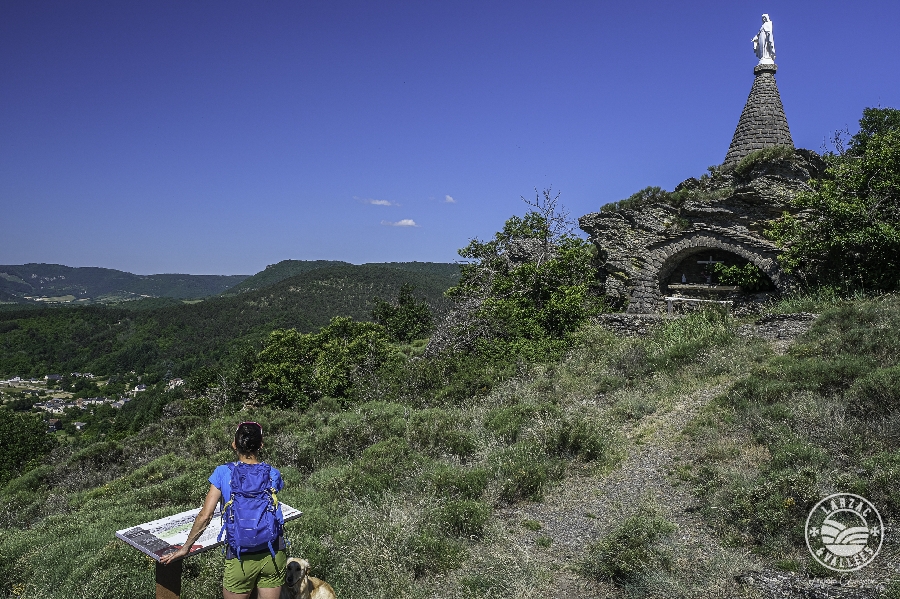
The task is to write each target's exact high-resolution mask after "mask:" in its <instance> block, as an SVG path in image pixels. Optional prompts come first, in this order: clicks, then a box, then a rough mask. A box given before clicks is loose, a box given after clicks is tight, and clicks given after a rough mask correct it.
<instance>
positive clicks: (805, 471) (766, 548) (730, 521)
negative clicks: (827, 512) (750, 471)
mask: <svg viewBox="0 0 900 599" xmlns="http://www.w3.org/2000/svg"><path fill="white" fill-rule="evenodd" d="M820 465H821V462H814V465H808V463H804V462H802V461H799V462H797V463H795V464H794V463H791V464H787V465H786V466H785V465H782V467H781V468H765V469H763V470H762V471H761V472H760V473H759V474H758V475H757V476H756V478H755V479H753V481H752V482H750V483H749V484H748V483H746V482H744V481H740V480H738V481H733V482H732V483H731V486H730V488H729V490H728V494H727V495H728V496H727V499H726V500H725V503H726V505H725V506H724V512H723V513H722V514H721V517H723V518H724V519H725V521H724V523H723V524H724V526H725V527H726V528H727V529H728V530H730V532H731V534H732V535H733V537H734V538H736V539H739V540H740V542H742V543H746V544H752V545H756V546H757V547H759V548H760V549H761V550H762V551H763V552H764V553H777V552H779V551H781V550H782V549H783V548H785V547H790V546H791V545H794V544H795V543H796V542H797V539H803V534H804V533H803V525H804V523H805V522H806V516H807V513H808V511H809V508H810V506H812V505H815V503H816V501H818V500H819V499H821V497H822V490H821V488H820V485H819V477H820V470H819V467H820Z"/></svg>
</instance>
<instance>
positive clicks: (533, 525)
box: [522, 520, 543, 532]
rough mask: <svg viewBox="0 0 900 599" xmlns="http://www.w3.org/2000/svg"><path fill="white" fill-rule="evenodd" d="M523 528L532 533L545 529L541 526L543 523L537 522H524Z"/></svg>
mask: <svg viewBox="0 0 900 599" xmlns="http://www.w3.org/2000/svg"><path fill="white" fill-rule="evenodd" d="M522 526H523V527H525V528H527V529H528V530H530V531H532V532H537V531H539V530H540V529H541V528H543V526H541V523H540V522H538V521H537V520H522Z"/></svg>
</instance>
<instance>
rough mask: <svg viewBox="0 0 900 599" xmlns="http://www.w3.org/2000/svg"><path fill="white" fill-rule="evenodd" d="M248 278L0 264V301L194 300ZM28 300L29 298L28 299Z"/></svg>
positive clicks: (223, 289)
mask: <svg viewBox="0 0 900 599" xmlns="http://www.w3.org/2000/svg"><path fill="white" fill-rule="evenodd" d="M246 278H247V275H186V274H157V275H135V274H132V273H130V272H124V271H121V270H115V269H112V268H98V267H81V268H76V267H71V266H63V265H61V264H19V265H0V301H6V302H15V303H27V302H29V301H32V300H33V299H34V298H60V297H63V298H65V299H64V300H61V301H81V302H82V303H95V302H100V303H113V302H116V301H123V300H128V299H134V298H138V297H143V296H153V297H171V298H179V299H195V298H199V297H206V296H209V295H216V294H218V293H221V292H222V291H225V290H226V289H228V288H230V287H233V286H234V285H236V284H238V283H239V282H241V281H243V280H244V279H246ZM28 298H31V299H28Z"/></svg>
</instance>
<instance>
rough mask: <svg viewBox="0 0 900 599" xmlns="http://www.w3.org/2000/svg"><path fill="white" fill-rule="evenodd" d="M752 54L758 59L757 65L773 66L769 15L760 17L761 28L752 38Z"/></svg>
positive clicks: (772, 43) (773, 42) (773, 52)
mask: <svg viewBox="0 0 900 599" xmlns="http://www.w3.org/2000/svg"><path fill="white" fill-rule="evenodd" d="M753 52H754V53H755V54H756V57H757V58H759V64H775V39H774V38H773V37H772V19H770V18H769V15H763V16H762V27H760V28H759V32H757V34H756V36H754V38H753Z"/></svg>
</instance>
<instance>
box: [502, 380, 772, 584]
mask: <svg viewBox="0 0 900 599" xmlns="http://www.w3.org/2000/svg"><path fill="white" fill-rule="evenodd" d="M721 391H722V386H712V387H707V388H701V389H699V390H696V391H694V392H692V393H689V394H686V395H683V396H681V397H678V398H676V399H675V401H673V402H671V407H670V408H668V409H660V410H658V411H657V412H656V413H654V414H652V415H649V416H647V417H645V418H643V419H641V420H640V421H639V422H637V423H636V424H635V426H634V427H633V428H632V429H631V430H629V431H627V432H626V435H627V438H628V441H627V448H625V449H626V451H627V457H625V458H624V459H623V460H622V461H621V462H620V463H619V464H618V465H617V467H616V468H615V469H614V470H613V471H612V472H610V473H609V474H608V475H606V476H602V475H581V476H574V477H570V478H568V479H566V481H565V482H564V483H563V484H562V485H560V486H559V487H557V488H555V489H554V490H552V491H551V492H550V493H549V494H548V495H547V496H546V497H545V499H544V501H543V502H542V503H530V504H523V505H518V506H516V507H514V508H510V509H508V510H505V511H503V512H501V514H500V517H501V518H502V519H504V520H505V521H506V524H507V526H508V530H509V532H510V534H513V535H517V536H519V537H520V538H521V542H522V543H523V544H529V543H530V545H531V547H533V549H532V550H531V551H532V552H535V551H537V552H543V555H542V556H541V557H542V558H543V560H546V561H547V562H548V563H549V565H551V570H556V571H557V572H558V573H559V574H558V580H556V581H555V583H556V584H557V585H558V586H557V589H556V590H557V591H560V590H564V591H565V592H566V594H568V595H569V596H573V597H574V596H579V597H621V596H623V592H622V591H621V590H620V589H618V588H616V587H615V586H613V585H611V584H602V583H595V582H592V581H589V580H587V579H585V578H584V577H582V576H580V575H579V574H578V573H577V572H576V571H575V565H576V564H577V562H578V561H580V560H581V559H583V557H584V556H585V548H586V546H587V545H588V544H589V543H592V542H594V541H596V540H598V539H600V538H602V537H603V536H604V535H605V534H607V533H608V532H609V531H610V530H612V529H613V528H614V527H615V526H616V525H617V524H618V523H620V522H621V521H622V520H623V519H624V518H626V517H628V516H630V515H632V514H634V513H635V512H636V511H637V509H638V508H639V507H640V506H641V505H645V504H650V505H655V506H657V508H658V509H659V510H660V513H661V514H662V515H663V516H664V517H665V518H666V519H668V520H669V521H671V522H673V523H675V524H677V526H678V530H677V531H676V533H675V534H674V535H673V537H672V539H671V540H670V542H671V547H670V550H671V552H672V554H673V557H674V563H675V570H676V571H678V572H680V573H681V574H682V575H684V574H687V577H688V578H689V579H690V580H689V581H687V582H686V583H685V581H676V580H675V579H669V580H660V581H659V586H660V587H665V588H659V589H655V591H656V592H654V593H653V594H656V593H657V592H658V593H661V594H662V593H664V594H665V596H668V597H677V596H679V595H683V596H691V597H735V596H737V595H736V594H735V593H738V592H739V587H738V585H737V584H736V583H735V582H734V578H733V577H734V576H735V575H736V574H738V573H739V572H741V571H746V570H747V569H748V567H752V566H753V565H754V564H755V562H754V560H753V559H752V558H751V556H750V555H749V553H748V552H745V551H742V550H737V549H730V548H725V547H722V546H721V545H720V544H719V543H718V541H717V540H716V537H715V535H714V534H713V533H712V532H711V531H709V530H708V529H707V528H706V526H705V525H704V523H703V522H702V520H701V519H700V517H699V516H698V515H697V514H696V513H695V512H694V507H695V506H696V501H695V500H694V498H693V496H692V495H691V494H690V492H689V490H688V489H687V487H686V486H685V485H680V484H678V482H677V480H676V479H675V477H673V476H672V475H671V473H672V471H673V470H674V469H675V467H676V466H677V464H678V463H679V461H680V460H682V459H683V458H684V457H685V456H683V455H682V452H684V451H687V447H686V445H685V444H684V443H683V442H682V441H681V432H682V430H683V429H684V427H685V425H686V424H687V423H688V422H689V421H690V420H691V419H692V418H693V417H694V416H696V415H697V413H698V412H699V410H700V409H701V408H702V407H703V406H704V405H706V404H707V403H708V402H709V401H710V400H711V399H712V398H713V397H715V396H716V395H717V394H718V393H720V392H721ZM526 520H533V521H536V522H538V523H540V525H541V528H540V530H537V531H530V530H528V529H526V528H525V527H523V526H522V522H523V521H526ZM540 537H549V538H550V539H551V545H550V546H549V547H547V548H543V549H542V548H540V547H539V546H538V544H537V541H538V539H539V538H540ZM705 574H706V575H705ZM709 575H713V576H709ZM704 579H708V580H704ZM559 585H561V587H562V588H560V586H559ZM673 585H675V586H684V585H686V586H688V587H690V588H684V589H682V590H681V591H679V590H678V589H675V588H671V587H672V586H673ZM648 590H651V589H648ZM660 596H662V595H660Z"/></svg>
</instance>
